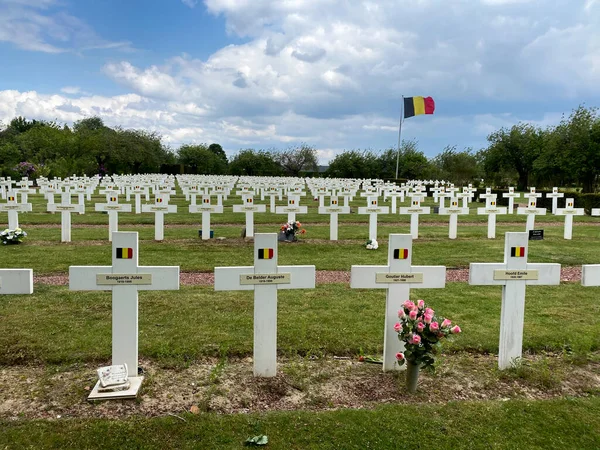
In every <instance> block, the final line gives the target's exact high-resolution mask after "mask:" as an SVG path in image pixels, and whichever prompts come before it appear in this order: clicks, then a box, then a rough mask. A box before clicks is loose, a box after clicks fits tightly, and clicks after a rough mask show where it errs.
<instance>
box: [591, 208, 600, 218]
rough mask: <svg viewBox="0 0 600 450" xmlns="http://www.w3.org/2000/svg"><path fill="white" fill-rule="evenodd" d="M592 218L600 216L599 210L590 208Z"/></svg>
mask: <svg viewBox="0 0 600 450" xmlns="http://www.w3.org/2000/svg"><path fill="white" fill-rule="evenodd" d="M592 216H600V208H592Z"/></svg>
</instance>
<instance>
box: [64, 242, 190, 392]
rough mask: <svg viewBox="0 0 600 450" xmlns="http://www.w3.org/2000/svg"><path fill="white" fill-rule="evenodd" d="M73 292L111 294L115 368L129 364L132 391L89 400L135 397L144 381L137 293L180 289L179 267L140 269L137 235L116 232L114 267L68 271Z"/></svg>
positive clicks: (79, 268) (113, 251) (113, 244)
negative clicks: (141, 374) (139, 369)
mask: <svg viewBox="0 0 600 450" xmlns="http://www.w3.org/2000/svg"><path fill="white" fill-rule="evenodd" d="M69 289H70V290H72V291H112V364H113V365H117V364H123V363H125V364H127V367H128V369H129V381H130V382H131V387H130V388H129V389H128V390H126V391H118V392H110V393H106V394H103V393H98V385H99V383H100V382H98V383H97V384H96V386H95V387H94V389H93V391H92V393H91V394H90V396H89V397H88V398H89V399H102V398H107V397H108V398H130V397H135V396H136V395H137V392H138V390H139V388H140V386H141V384H142V381H143V379H144V378H143V377H139V376H138V291H164V290H178V289H179V267H178V266H140V265H139V264H138V233H137V232H114V233H113V242H112V266H71V267H69Z"/></svg>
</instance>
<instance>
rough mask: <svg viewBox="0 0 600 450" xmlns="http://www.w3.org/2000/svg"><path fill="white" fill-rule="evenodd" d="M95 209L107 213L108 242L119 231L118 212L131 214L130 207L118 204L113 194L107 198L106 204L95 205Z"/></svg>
mask: <svg viewBox="0 0 600 450" xmlns="http://www.w3.org/2000/svg"><path fill="white" fill-rule="evenodd" d="M111 192H116V191H112V190H111ZM95 209H96V211H106V212H108V240H109V241H112V234H113V233H114V232H115V231H118V230H119V211H122V212H131V205H130V204H128V203H125V204H119V196H118V195H116V194H115V195H108V196H107V203H96V205H95Z"/></svg>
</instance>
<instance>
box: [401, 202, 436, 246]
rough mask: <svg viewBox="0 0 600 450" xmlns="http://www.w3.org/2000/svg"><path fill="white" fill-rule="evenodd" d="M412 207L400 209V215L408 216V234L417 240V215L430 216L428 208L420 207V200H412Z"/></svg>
mask: <svg viewBox="0 0 600 450" xmlns="http://www.w3.org/2000/svg"><path fill="white" fill-rule="evenodd" d="M412 203H413V206H409V207H401V208H400V214H410V234H411V236H412V238H413V239H418V238H419V215H420V214H430V213H431V208H430V207H429V206H421V200H419V199H417V200H412Z"/></svg>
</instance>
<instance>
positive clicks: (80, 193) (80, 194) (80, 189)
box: [69, 183, 89, 214]
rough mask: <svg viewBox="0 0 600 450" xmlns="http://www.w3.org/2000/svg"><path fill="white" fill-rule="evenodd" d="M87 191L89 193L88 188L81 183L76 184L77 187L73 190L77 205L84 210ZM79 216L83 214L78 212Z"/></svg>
mask: <svg viewBox="0 0 600 450" xmlns="http://www.w3.org/2000/svg"><path fill="white" fill-rule="evenodd" d="M88 191H89V187H88V186H86V185H85V184H83V183H79V184H77V187H76V188H75V190H74V192H75V193H76V194H77V198H78V203H79V204H80V205H81V206H83V208H84V209H85V195H86V194H87V193H88ZM69 203H70V199H69ZM79 214H83V212H80V213H79Z"/></svg>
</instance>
